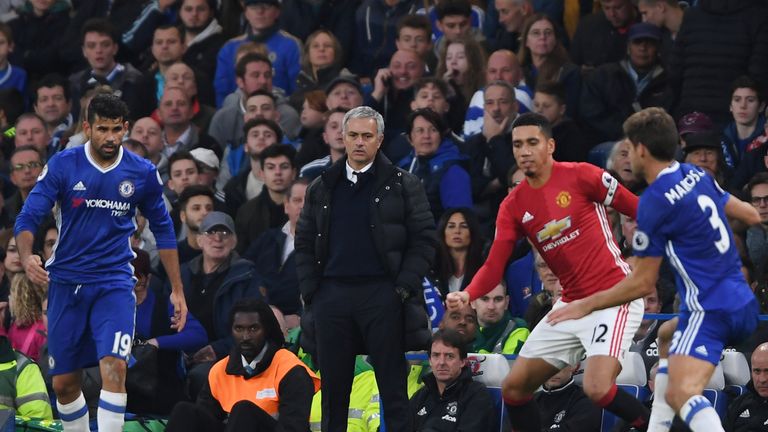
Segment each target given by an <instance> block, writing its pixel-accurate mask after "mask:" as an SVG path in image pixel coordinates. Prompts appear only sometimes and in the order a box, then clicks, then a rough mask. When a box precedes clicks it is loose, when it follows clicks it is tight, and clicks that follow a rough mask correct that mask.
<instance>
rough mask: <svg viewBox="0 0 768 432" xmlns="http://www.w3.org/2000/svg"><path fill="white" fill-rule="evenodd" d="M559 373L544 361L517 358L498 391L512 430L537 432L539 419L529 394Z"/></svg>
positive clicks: (539, 427)
mask: <svg viewBox="0 0 768 432" xmlns="http://www.w3.org/2000/svg"><path fill="white" fill-rule="evenodd" d="M559 371H560V370H559V369H558V368H556V367H555V366H553V365H551V364H550V363H548V362H547V361H545V360H542V359H538V358H526V357H518V358H517V360H515V362H514V363H513V364H512V370H511V371H510V372H509V374H507V376H506V377H505V378H504V382H503V383H502V386H501V390H502V395H503V397H504V403H505V404H506V406H507V411H508V412H509V419H510V421H511V423H512V427H513V429H514V430H516V431H519V432H540V431H541V425H540V423H541V420H540V419H539V416H538V414H532V413H538V412H539V410H538V407H536V404H535V402H534V401H533V393H534V392H535V391H536V390H537V389H538V388H539V386H541V385H542V384H544V383H545V382H546V381H547V380H548V379H549V378H550V377H552V376H553V375H554V374H556V373H557V372H559Z"/></svg>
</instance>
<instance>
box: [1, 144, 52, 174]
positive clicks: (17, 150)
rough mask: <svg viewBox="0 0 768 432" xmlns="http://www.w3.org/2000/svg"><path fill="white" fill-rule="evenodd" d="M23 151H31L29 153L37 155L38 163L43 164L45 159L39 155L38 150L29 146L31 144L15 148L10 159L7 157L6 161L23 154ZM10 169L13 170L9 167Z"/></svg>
mask: <svg viewBox="0 0 768 432" xmlns="http://www.w3.org/2000/svg"><path fill="white" fill-rule="evenodd" d="M25 151H31V152H35V153H37V157H38V158H40V162H45V158H44V157H43V155H42V154H41V153H40V150H39V149H38V148H37V147H35V146H33V145H31V144H30V145H23V146H18V147H15V148H14V149H13V152H11V157H9V158H8V160H9V161H10V160H11V158H13V157H14V156H15V155H17V154H19V153H22V152H25ZM11 169H13V167H11Z"/></svg>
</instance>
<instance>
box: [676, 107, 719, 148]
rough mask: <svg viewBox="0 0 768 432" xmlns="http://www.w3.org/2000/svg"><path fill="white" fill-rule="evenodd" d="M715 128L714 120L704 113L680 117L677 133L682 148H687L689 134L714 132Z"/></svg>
mask: <svg viewBox="0 0 768 432" xmlns="http://www.w3.org/2000/svg"><path fill="white" fill-rule="evenodd" d="M714 130H715V126H714V125H713V124H712V119H710V118H709V116H708V115H706V114H704V113H703V112H699V111H694V112H692V113H688V114H686V115H684V116H682V117H680V121H678V122H677V133H678V134H679V135H680V147H681V148H683V149H684V148H685V141H686V139H687V137H688V135H689V134H694V133H701V132H712V131H714Z"/></svg>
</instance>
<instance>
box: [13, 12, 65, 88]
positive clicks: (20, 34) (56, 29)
mask: <svg viewBox="0 0 768 432" xmlns="http://www.w3.org/2000/svg"><path fill="white" fill-rule="evenodd" d="M69 9H70V5H69V4H67V3H66V2H55V1H50V0H49V1H28V2H25V4H24V6H23V7H22V8H20V9H19V16H18V18H16V19H14V20H12V21H11V22H9V23H8V26H9V27H10V28H11V31H12V34H13V45H14V48H13V52H12V53H11V56H10V60H11V62H12V63H15V64H18V65H20V66H21V67H23V68H24V70H25V71H26V72H27V74H29V77H30V80H31V81H35V80H36V79H38V78H40V77H41V76H43V75H45V74H48V73H51V72H54V71H61V70H64V62H65V61H66V59H63V58H61V55H60V49H61V47H62V46H64V45H65V44H66V43H68V42H69V40H67V39H65V38H62V36H63V35H64V33H65V31H66V29H67V26H68V25H69V21H70V18H69V12H70V10H69Z"/></svg>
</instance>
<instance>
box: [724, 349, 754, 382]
mask: <svg viewBox="0 0 768 432" xmlns="http://www.w3.org/2000/svg"><path fill="white" fill-rule="evenodd" d="M720 364H721V365H722V366H723V375H725V383H726V384H727V385H737V386H745V385H747V383H748V382H749V380H750V371H749V363H747V357H746V356H744V354H743V353H740V352H737V351H726V352H723V358H722V359H721V360H720Z"/></svg>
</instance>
